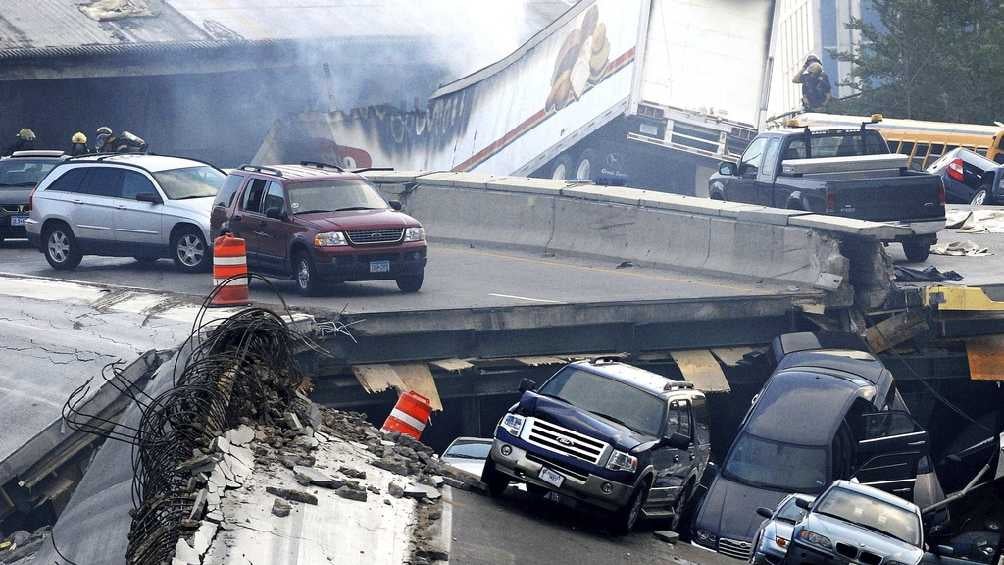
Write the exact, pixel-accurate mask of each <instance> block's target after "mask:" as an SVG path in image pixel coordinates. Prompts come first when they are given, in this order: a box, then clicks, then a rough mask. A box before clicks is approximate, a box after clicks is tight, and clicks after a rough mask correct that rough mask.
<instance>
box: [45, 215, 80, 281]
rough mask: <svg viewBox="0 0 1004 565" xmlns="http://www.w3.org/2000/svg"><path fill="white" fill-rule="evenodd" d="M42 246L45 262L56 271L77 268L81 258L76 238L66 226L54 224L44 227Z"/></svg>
mask: <svg viewBox="0 0 1004 565" xmlns="http://www.w3.org/2000/svg"><path fill="white" fill-rule="evenodd" d="M42 244H43V245H44V247H43V252H44V253H45V260H46V261H48V262H49V265H51V266H52V268H53V269H56V270H58V271H69V270H72V269H75V268H77V265H79V264H80V259H82V258H83V255H81V253H80V245H79V244H78V243H77V238H76V237H74V236H73V230H71V229H70V228H69V226H67V225H66V224H63V223H56V224H52V225H51V226H48V227H46V228H45V231H44V232H42Z"/></svg>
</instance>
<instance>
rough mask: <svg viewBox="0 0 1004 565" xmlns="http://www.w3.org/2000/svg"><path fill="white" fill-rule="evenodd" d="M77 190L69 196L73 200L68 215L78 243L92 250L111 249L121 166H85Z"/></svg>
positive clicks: (99, 251)
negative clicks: (119, 167) (118, 167)
mask: <svg viewBox="0 0 1004 565" xmlns="http://www.w3.org/2000/svg"><path fill="white" fill-rule="evenodd" d="M86 171H87V173H86V174H85V175H84V176H83V178H82V179H81V181H80V185H79V186H78V187H77V191H76V192H75V193H74V194H73V195H72V196H71V197H70V202H71V203H73V204H74V206H73V207H72V208H71V213H70V218H71V222H72V224H73V233H74V235H75V236H76V237H77V239H78V240H80V242H81V246H82V247H84V248H85V249H87V250H90V251H92V252H95V253H113V252H114V249H115V212H116V207H115V204H116V201H117V200H118V199H117V198H115V196H114V195H117V194H118V193H119V191H120V190H121V185H122V174H121V170H120V169H117V168H114V167H87V168H86Z"/></svg>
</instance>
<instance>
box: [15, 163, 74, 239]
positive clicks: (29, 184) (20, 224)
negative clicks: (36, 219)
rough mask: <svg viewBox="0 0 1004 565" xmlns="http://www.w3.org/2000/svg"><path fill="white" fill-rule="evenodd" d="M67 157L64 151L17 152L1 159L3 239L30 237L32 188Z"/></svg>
mask: <svg viewBox="0 0 1004 565" xmlns="http://www.w3.org/2000/svg"><path fill="white" fill-rule="evenodd" d="M64 160H66V156H65V155H64V154H63V152H62V151H16V152H14V154H13V155H11V156H10V157H5V158H3V159H0V242H3V240H4V239H6V238H9V237H27V234H26V233H25V231H24V223H25V221H26V220H27V219H28V212H29V210H30V209H31V207H30V205H29V202H28V199H29V196H30V195H31V191H32V190H33V189H34V188H35V186H36V185H37V184H38V183H39V182H40V181H41V180H42V179H44V178H45V175H48V174H49V171H51V170H52V169H53V168H54V167H55V166H56V165H58V164H59V163H60V162H62V161H64Z"/></svg>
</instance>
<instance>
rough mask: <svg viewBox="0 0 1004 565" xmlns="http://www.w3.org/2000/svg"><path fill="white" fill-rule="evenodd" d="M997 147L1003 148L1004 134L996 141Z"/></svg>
mask: <svg viewBox="0 0 1004 565" xmlns="http://www.w3.org/2000/svg"><path fill="white" fill-rule="evenodd" d="M997 149H1004V135H1002V136H1000V139H999V140H998V141H997Z"/></svg>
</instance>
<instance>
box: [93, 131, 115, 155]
mask: <svg viewBox="0 0 1004 565" xmlns="http://www.w3.org/2000/svg"><path fill="white" fill-rule="evenodd" d="M94 133H95V134H96V135H95V136H94V150H95V151H97V152H98V153H114V152H115V141H116V140H115V136H114V135H113V134H112V128H110V127H108V126H102V127H99V128H98V129H97V130H95V132H94Z"/></svg>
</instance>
